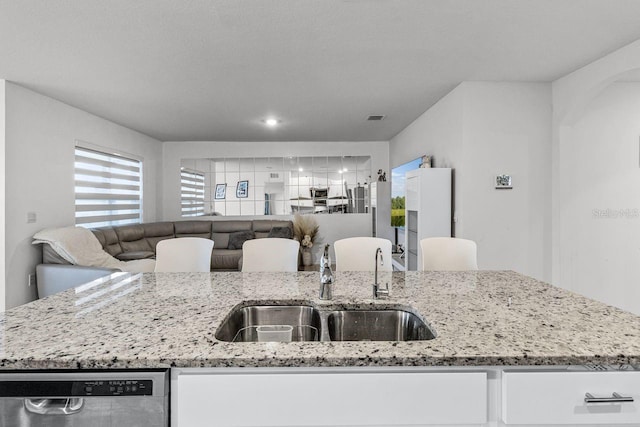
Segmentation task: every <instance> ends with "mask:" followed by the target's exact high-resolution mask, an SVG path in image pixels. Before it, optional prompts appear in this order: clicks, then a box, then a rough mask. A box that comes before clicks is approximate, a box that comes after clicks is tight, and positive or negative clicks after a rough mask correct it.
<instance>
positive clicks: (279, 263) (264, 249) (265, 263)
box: [242, 237, 300, 273]
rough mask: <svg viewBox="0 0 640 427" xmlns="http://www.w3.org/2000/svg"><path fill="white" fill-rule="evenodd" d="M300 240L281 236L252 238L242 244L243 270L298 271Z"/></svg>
mask: <svg viewBox="0 0 640 427" xmlns="http://www.w3.org/2000/svg"><path fill="white" fill-rule="evenodd" d="M299 250H300V242H298V241H297V240H293V239H282V238H279V237H264V238H261V239H251V240H247V241H246V242H244V244H243V245H242V272H243V273H244V272H256V271H289V272H292V271H298V251H299Z"/></svg>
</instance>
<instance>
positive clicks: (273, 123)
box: [263, 118, 280, 128]
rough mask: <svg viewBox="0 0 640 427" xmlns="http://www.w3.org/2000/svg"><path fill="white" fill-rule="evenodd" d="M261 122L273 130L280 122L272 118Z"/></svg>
mask: <svg viewBox="0 0 640 427" xmlns="http://www.w3.org/2000/svg"><path fill="white" fill-rule="evenodd" d="M263 122H264V124H265V125H267V126H268V127H270V128H274V127H276V126H278V125H279V124H280V120H278V119H274V118H270V119H265V120H263Z"/></svg>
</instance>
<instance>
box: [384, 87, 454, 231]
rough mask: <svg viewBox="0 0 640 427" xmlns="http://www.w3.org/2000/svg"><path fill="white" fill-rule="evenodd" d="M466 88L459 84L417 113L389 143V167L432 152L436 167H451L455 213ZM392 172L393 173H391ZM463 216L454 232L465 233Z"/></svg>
mask: <svg viewBox="0 0 640 427" xmlns="http://www.w3.org/2000/svg"><path fill="white" fill-rule="evenodd" d="M463 124H464V89H463V87H462V86H458V87H456V88H455V89H453V90H452V91H451V92H449V93H448V94H447V95H446V96H445V97H443V98H442V99H440V101H438V102H437V103H436V104H435V105H434V106H432V107H431V108H429V109H428V110H427V111H426V112H425V113H424V114H422V115H421V116H420V117H418V118H417V119H416V120H415V121H414V122H413V123H411V124H410V125H409V126H407V127H406V128H405V129H404V130H403V131H402V132H400V133H399V134H398V135H396V136H395V137H394V138H393V139H392V140H391V141H390V143H389V154H390V156H389V162H390V165H389V168H390V169H392V168H394V167H396V166H399V165H401V164H403V163H406V162H409V161H411V160H414V159H416V158H417V157H420V156H422V155H424V154H427V155H431V156H433V164H432V165H433V167H439V168H452V169H453V179H454V189H453V199H454V203H453V206H454V210H455V212H454V216H456V217H457V212H459V211H460V210H461V209H462V206H463V203H464V202H463V200H462V198H461V197H460V192H459V191H458V190H459V188H460V187H459V184H458V182H459V180H460V178H461V177H462V175H463V174H464V169H463V168H461V166H462V160H463V147H462V144H463ZM389 176H391V175H390V174H389ZM463 225H464V224H463V219H462V218H461V219H459V220H458V221H457V222H456V223H455V224H453V228H452V230H453V234H454V235H456V236H462V235H464V231H463Z"/></svg>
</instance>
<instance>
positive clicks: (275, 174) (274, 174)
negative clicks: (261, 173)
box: [269, 172, 280, 179]
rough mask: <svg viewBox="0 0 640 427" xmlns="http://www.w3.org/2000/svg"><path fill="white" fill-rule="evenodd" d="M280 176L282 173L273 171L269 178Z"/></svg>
mask: <svg viewBox="0 0 640 427" xmlns="http://www.w3.org/2000/svg"><path fill="white" fill-rule="evenodd" d="M279 177H280V175H279V174H277V173H275V172H271V173H270V174H269V178H272V179H275V178H279Z"/></svg>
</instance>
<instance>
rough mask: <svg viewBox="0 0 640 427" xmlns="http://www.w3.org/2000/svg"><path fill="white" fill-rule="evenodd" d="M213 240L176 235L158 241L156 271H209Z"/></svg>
mask: <svg viewBox="0 0 640 427" xmlns="http://www.w3.org/2000/svg"><path fill="white" fill-rule="evenodd" d="M212 251H213V240H210V239H203V238H201V237H178V238H175V239H166V240H161V241H159V242H158V244H157V246H156V268H155V272H156V273H166V272H209V271H211V252H212Z"/></svg>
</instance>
